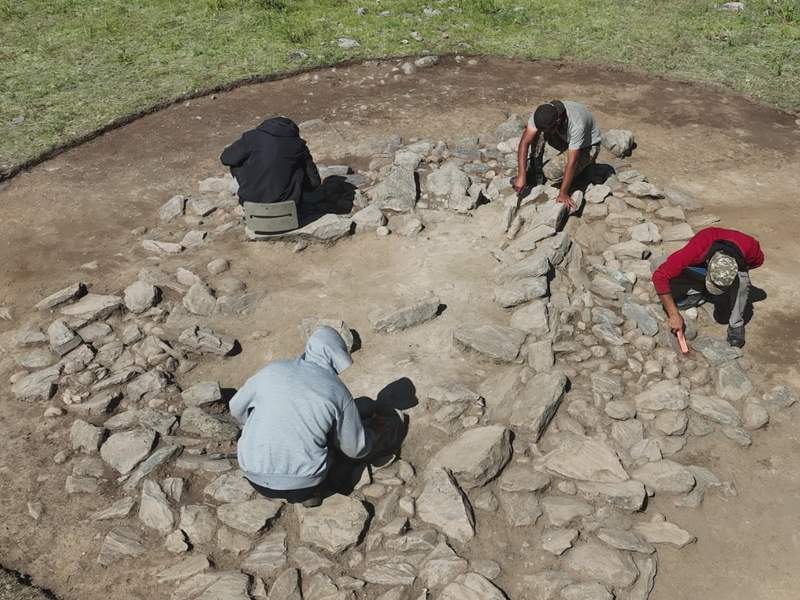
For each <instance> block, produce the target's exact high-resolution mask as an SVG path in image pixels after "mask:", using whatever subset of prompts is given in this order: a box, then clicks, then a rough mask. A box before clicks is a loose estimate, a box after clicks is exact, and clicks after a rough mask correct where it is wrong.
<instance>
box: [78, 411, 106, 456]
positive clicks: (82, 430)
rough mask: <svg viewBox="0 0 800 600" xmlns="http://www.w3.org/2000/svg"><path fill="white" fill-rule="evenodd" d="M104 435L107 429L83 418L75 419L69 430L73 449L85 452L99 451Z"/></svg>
mask: <svg viewBox="0 0 800 600" xmlns="http://www.w3.org/2000/svg"><path fill="white" fill-rule="evenodd" d="M104 435H105V429H103V428H102V427H95V426H94V425H90V424H89V423H87V422H86V421H82V420H81V419H75V422H74V423H73V424H72V428H71V429H70V432H69V438H70V443H71V444H72V449H73V450H77V451H79V452H83V453H85V454H91V453H93V452H97V450H98V449H99V448H100V444H101V443H102V442H103V436H104Z"/></svg>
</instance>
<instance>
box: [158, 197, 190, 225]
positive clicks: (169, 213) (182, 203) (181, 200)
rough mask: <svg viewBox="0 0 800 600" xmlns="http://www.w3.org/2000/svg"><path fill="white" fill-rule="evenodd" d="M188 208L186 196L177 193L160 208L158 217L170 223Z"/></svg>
mask: <svg viewBox="0 0 800 600" xmlns="http://www.w3.org/2000/svg"><path fill="white" fill-rule="evenodd" d="M185 209H186V197H185V196H180V195H176V196H173V197H172V198H170V199H169V200H167V201H166V202H165V203H164V204H162V205H161V208H159V209H158V217H159V219H161V221H163V222H164V223H169V222H170V221H173V220H175V219H177V218H178V217H182V216H183V211H184V210H185Z"/></svg>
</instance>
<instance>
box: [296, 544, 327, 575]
mask: <svg viewBox="0 0 800 600" xmlns="http://www.w3.org/2000/svg"><path fill="white" fill-rule="evenodd" d="M291 559H292V562H293V563H294V564H295V565H297V567H298V568H299V569H300V571H301V572H302V573H303V577H308V576H310V575H313V574H314V573H316V572H317V571H324V570H327V569H330V568H332V567H333V563H332V562H331V561H329V560H328V559H327V558H324V557H322V556H320V555H319V554H317V553H316V552H314V551H313V550H310V549H308V548H306V547H305V546H300V547H299V548H297V549H295V550H293V551H292V553H291Z"/></svg>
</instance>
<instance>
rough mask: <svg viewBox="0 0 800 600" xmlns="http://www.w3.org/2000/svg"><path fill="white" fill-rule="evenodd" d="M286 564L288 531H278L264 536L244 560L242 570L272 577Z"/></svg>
mask: <svg viewBox="0 0 800 600" xmlns="http://www.w3.org/2000/svg"><path fill="white" fill-rule="evenodd" d="M285 566H286V533H285V532H283V531H276V532H274V533H270V534H269V535H267V536H265V537H264V538H262V540H261V541H260V542H259V543H258V545H257V546H256V547H255V548H253V550H252V551H251V552H250V554H248V555H247V556H246V557H245V559H244V560H243V561H242V564H241V567H242V570H243V571H245V572H247V573H252V574H253V575H258V576H259V577H272V576H273V575H275V573H277V572H278V571H280V570H281V569H283V568H284V567H285Z"/></svg>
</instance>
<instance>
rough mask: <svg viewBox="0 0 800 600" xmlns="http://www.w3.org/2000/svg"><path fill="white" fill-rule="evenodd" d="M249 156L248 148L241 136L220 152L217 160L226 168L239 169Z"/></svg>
mask: <svg viewBox="0 0 800 600" xmlns="http://www.w3.org/2000/svg"><path fill="white" fill-rule="evenodd" d="M249 156H250V148H248V145H247V142H245V140H244V136H242V137H240V138H239V139H238V140H236V141H235V142H233V143H232V144H231V145H230V146H228V147H227V148H225V150H223V151H222V155H221V156H220V157H219V160H220V162H222V164H223V165H225V166H226V167H241V166H242V165H243V164H244V161H246V160H247V158H248V157H249Z"/></svg>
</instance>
